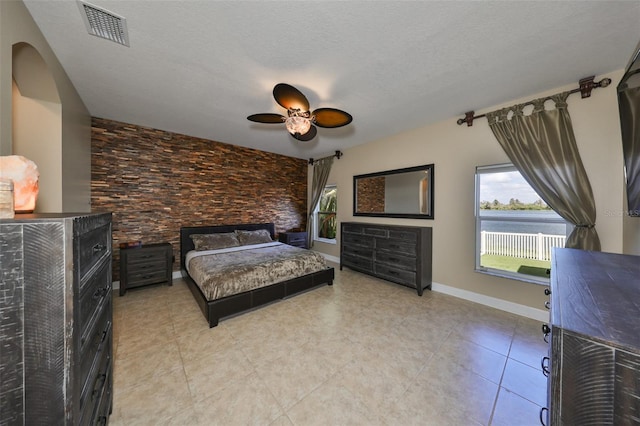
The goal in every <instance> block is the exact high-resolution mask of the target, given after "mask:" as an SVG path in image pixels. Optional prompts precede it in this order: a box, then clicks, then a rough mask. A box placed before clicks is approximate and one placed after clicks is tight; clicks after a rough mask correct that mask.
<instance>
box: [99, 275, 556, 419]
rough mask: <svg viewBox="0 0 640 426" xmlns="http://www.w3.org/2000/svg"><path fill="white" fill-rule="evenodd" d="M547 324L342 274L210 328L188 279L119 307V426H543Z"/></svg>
mask: <svg viewBox="0 0 640 426" xmlns="http://www.w3.org/2000/svg"><path fill="white" fill-rule="evenodd" d="M545 352H546V345H545V343H544V342H543V341H542V337H541V332H540V323H539V322H537V321H534V320H530V319H527V318H523V317H518V316H516V315H512V314H509V313H505V312H502V311H498V310H495V309H491V308H487V307H485V306H482V305H478V304H474V303H471V302H467V301H464V300H461V299H457V298H454V297H450V296H446V295H443V294H439V293H434V292H425V294H424V296H423V297H418V295H417V294H416V293H415V292H414V291H412V290H410V289H408V288H405V287H402V286H398V285H395V284H391V283H388V282H385V281H382V280H378V279H375V278H372V277H368V276H366V275H362V274H359V273H356V272H353V271H350V270H347V269H345V270H344V271H339V270H338V268H337V267H336V280H335V282H334V285H333V286H331V287H329V286H324V287H320V288H316V289H314V290H311V291H309V292H307V293H304V294H301V295H298V296H295V297H292V298H290V299H287V300H283V301H279V302H276V303H273V304H271V305H268V306H266V307H263V308H260V309H257V310H255V311H252V312H249V313H245V314H243V315H239V316H236V317H234V318H229V319H226V320H222V321H221V322H220V324H219V325H218V327H215V328H212V329H209V328H208V325H207V322H206V320H205V319H204V316H203V315H202V313H201V312H200V310H199V308H198V306H197V305H196V303H195V301H194V299H193V296H192V295H191V292H190V291H189V289H188V288H187V286H186V284H185V283H184V282H183V281H182V280H174V282H173V286H172V287H168V286H154V287H147V288H141V289H137V290H131V291H128V292H127V294H126V295H125V296H123V297H118V296H114V353H115V365H114V408H113V414H112V416H111V418H110V422H111V424H112V425H117V426H119V425H189V426H191V425H196V426H197V425H236V424H237V425H246V424H252V425H274V426H275V425H278V426H280V425H305V426H306V425H323V426H326V425H438V426H443V425H456V426H457V425H508V426H524V425H539V420H538V413H539V410H540V407H541V406H543V405H545V399H546V396H545V395H546V379H545V377H544V376H543V375H542V372H541V371H540V358H541V357H542V356H543V355H544V354H545Z"/></svg>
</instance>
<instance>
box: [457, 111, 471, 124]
mask: <svg viewBox="0 0 640 426" xmlns="http://www.w3.org/2000/svg"><path fill="white" fill-rule="evenodd" d="M473 115H474V112H473V111H467V112H465V113H464V118H459V119H458V121H457V123H458V125H459V126H461V125H462V123H467V127H471V126H473V119H474V116H473Z"/></svg>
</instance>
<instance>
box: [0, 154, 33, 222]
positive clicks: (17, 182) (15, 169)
mask: <svg viewBox="0 0 640 426" xmlns="http://www.w3.org/2000/svg"><path fill="white" fill-rule="evenodd" d="M39 176H40V174H39V173H38V166H36V163H34V162H33V161H31V160H29V159H27V158H25V157H23V156H21V155H7V156H4V157H0V178H4V179H11V180H12V181H13V208H14V209H15V211H16V213H31V212H33V210H34V209H35V208H36V198H38V177H39Z"/></svg>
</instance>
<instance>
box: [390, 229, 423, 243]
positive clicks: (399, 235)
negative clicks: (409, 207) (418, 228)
mask: <svg viewBox="0 0 640 426" xmlns="http://www.w3.org/2000/svg"><path fill="white" fill-rule="evenodd" d="M389 238H391V239H395V240H403V241H406V242H409V243H411V244H413V245H414V246H415V243H416V241H418V234H417V233H416V232H411V231H402V230H396V229H390V230H389Z"/></svg>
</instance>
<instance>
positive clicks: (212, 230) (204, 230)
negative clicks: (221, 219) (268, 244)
mask: <svg viewBox="0 0 640 426" xmlns="http://www.w3.org/2000/svg"><path fill="white" fill-rule="evenodd" d="M236 229H238V230H242V231H255V230H257V229H266V230H267V231H269V234H271V239H272V240H274V241H275V239H276V235H275V233H276V230H275V225H274V224H273V223H243V224H239V225H219V226H185V227H182V228H180V268H181V269H182V270H185V271H186V269H187V267H186V265H185V264H184V260H185V258H186V257H187V253H188V252H189V251H191V250H193V249H194V248H195V246H194V245H193V240H192V239H191V238H189V237H190V236H191V235H193V234H219V233H223V232H233V231H235V230H236Z"/></svg>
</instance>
